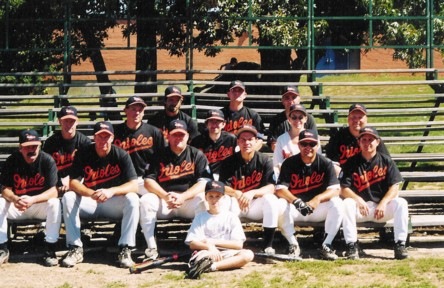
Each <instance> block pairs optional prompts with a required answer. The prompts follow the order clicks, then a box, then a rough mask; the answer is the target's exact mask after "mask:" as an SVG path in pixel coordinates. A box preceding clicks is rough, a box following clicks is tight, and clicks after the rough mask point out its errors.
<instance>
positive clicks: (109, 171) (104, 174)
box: [84, 164, 121, 187]
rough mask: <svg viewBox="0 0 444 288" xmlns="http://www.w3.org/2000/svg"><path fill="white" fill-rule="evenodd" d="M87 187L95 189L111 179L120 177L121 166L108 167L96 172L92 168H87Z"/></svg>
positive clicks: (109, 165)
mask: <svg viewBox="0 0 444 288" xmlns="http://www.w3.org/2000/svg"><path fill="white" fill-rule="evenodd" d="M84 171H85V181H84V183H85V186H86V187H93V186H96V185H98V184H101V183H105V182H107V181H109V180H111V179H114V178H116V177H118V176H120V173H121V170H120V166H119V164H116V165H114V166H112V165H111V164H108V165H106V167H105V168H99V169H97V170H94V169H93V168H91V167H90V166H86V167H85V170H84Z"/></svg>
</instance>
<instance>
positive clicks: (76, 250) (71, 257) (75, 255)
mask: <svg viewBox="0 0 444 288" xmlns="http://www.w3.org/2000/svg"><path fill="white" fill-rule="evenodd" d="M82 261H83V248H82V247H78V246H70V247H69V251H68V253H66V255H65V258H64V259H63V260H62V266H63V267H74V265H76V264H77V263H81V262H82Z"/></svg>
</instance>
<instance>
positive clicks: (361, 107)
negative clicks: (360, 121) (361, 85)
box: [348, 104, 367, 115]
mask: <svg viewBox="0 0 444 288" xmlns="http://www.w3.org/2000/svg"><path fill="white" fill-rule="evenodd" d="M356 110H358V111H361V112H362V113H364V114H365V115H367V108H365V106H364V105H362V104H353V105H351V106H350V108H348V114H350V113H351V112H353V111H356Z"/></svg>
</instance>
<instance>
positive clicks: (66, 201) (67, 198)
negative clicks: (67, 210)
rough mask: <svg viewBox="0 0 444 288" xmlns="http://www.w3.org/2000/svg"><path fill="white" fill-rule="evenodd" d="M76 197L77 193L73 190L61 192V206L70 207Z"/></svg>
mask: <svg viewBox="0 0 444 288" xmlns="http://www.w3.org/2000/svg"><path fill="white" fill-rule="evenodd" d="M76 199H77V194H76V193H75V192H73V191H68V192H66V193H65V194H63V197H62V204H63V207H72V206H73V205H74V202H75V201H76Z"/></svg>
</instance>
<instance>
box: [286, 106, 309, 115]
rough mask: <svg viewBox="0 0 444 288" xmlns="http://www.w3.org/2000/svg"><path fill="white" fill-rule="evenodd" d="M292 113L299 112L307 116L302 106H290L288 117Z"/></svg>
mask: <svg viewBox="0 0 444 288" xmlns="http://www.w3.org/2000/svg"><path fill="white" fill-rule="evenodd" d="M294 111H300V112H302V113H304V114H305V115H307V110H306V109H305V107H304V105H302V104H293V105H291V106H290V112H289V115H291V113H293V112H294Z"/></svg>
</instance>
